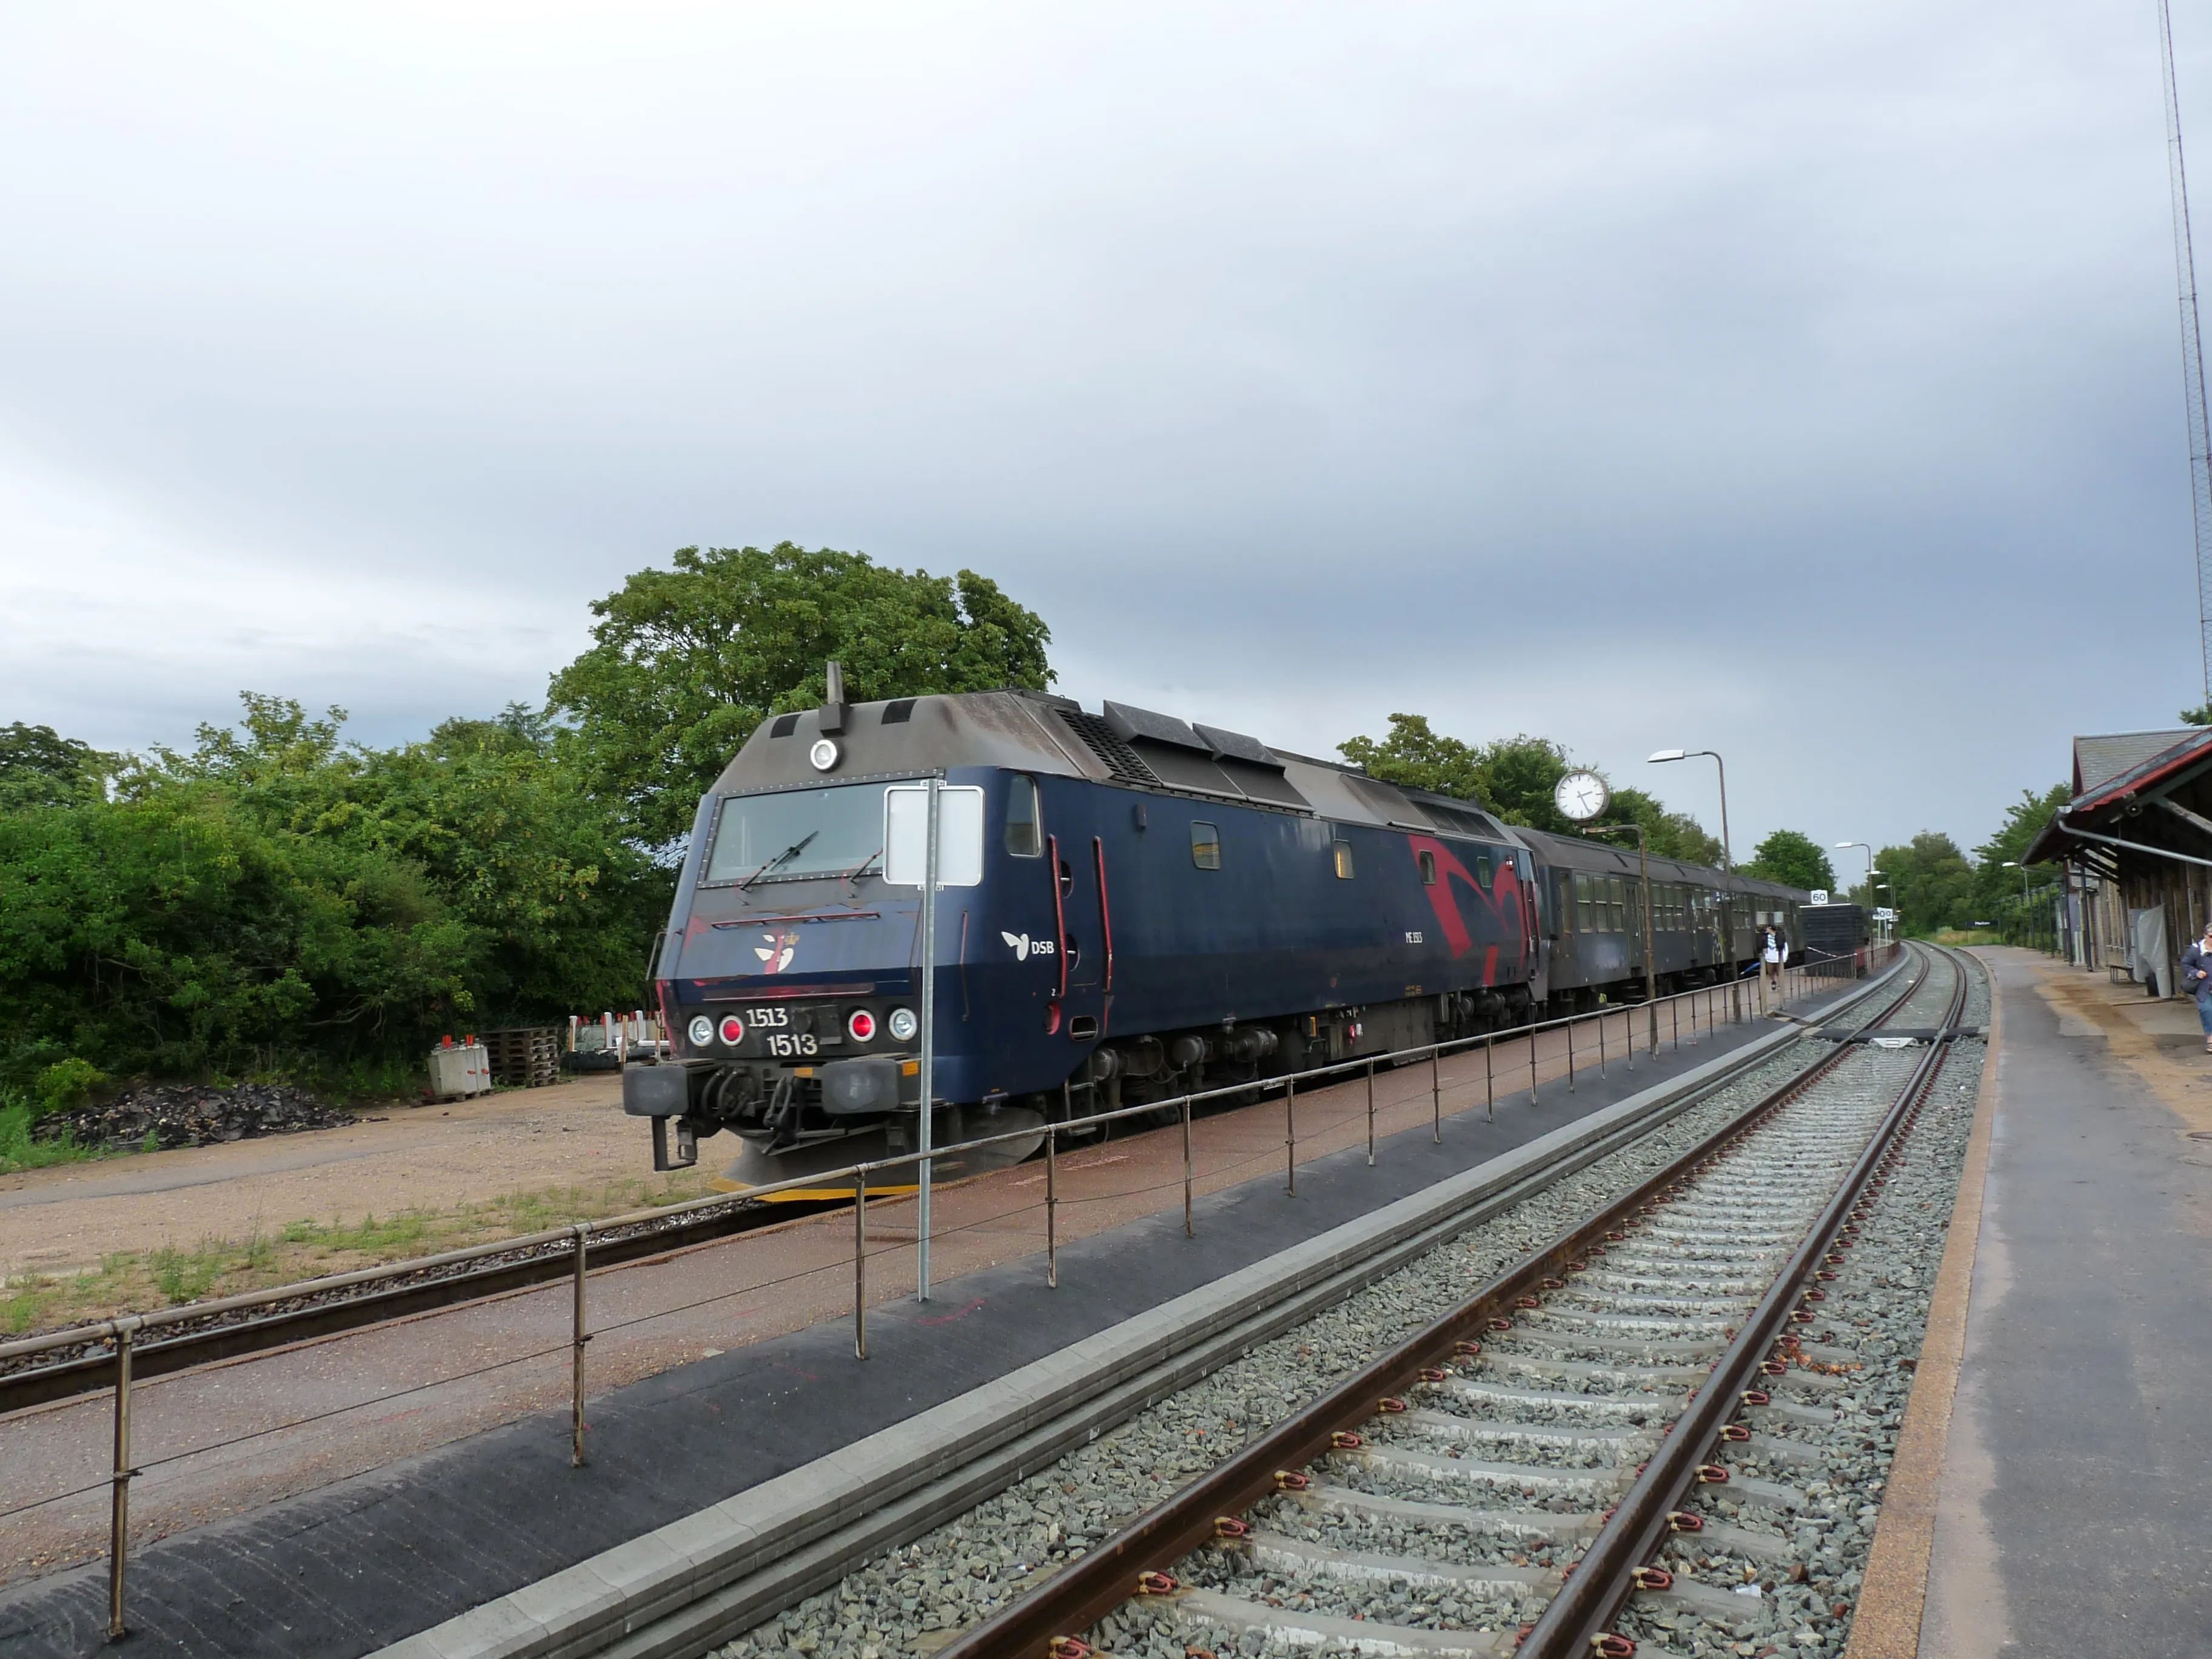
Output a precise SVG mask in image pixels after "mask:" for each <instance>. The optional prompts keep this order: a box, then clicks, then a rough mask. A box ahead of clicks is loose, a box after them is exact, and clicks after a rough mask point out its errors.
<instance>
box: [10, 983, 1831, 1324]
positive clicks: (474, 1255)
mask: <svg viewBox="0 0 2212 1659" xmlns="http://www.w3.org/2000/svg"><path fill="white" fill-rule="evenodd" d="M1842 959H1843V958H1841V957H1837V958H1833V960H1837V961H1840V960H1842ZM1722 988H1723V987H1721V986H1699V987H1694V988H1693V989H1691V990H1687V991H1674V992H1670V993H1668V994H1667V995H1666V996H1663V997H1661V998H1659V999H1658V1000H1656V1002H1632V1003H1620V1004H1616V1005H1614V1006H1608V1007H1602V1008H1598V1009H1595V1010H1593V1011H1592V1012H1589V1013H1584V1014H1568V1015H1565V1016H1562V1017H1561V1018H1557V1019H1550V1020H1536V1021H1532V1022H1531V1023H1530V1024H1526V1025H1515V1026H1510V1027H1507V1028H1504V1029H1503V1030H1494V1031H1481V1032H1477V1033H1475V1034H1474V1035H1473V1036H1463V1037H1449V1038H1446V1039H1444V1040H1443V1041H1442V1042H1428V1043H1421V1044H1418V1045H1416V1046H1415V1047H1413V1048H1396V1049H1392V1050H1389V1052H1387V1053H1383V1054H1361V1055H1358V1056H1356V1057H1354V1058H1351V1059H1346V1060H1331V1061H1328V1063H1326V1064H1324V1065H1321V1066H1309V1067H1307V1068H1306V1069H1305V1070H1304V1071H1301V1072H1286V1073H1279V1074H1277V1075H1275V1076H1273V1077H1267V1078H1255V1079H1249V1080H1248V1081H1246V1082H1243V1083H1232V1084H1225V1085H1222V1086H1221V1087H1219V1088H1215V1089H1200V1090H1193V1091H1188V1092H1186V1093H1184V1094H1181V1095H1175V1096H1170V1097H1167V1098H1165V1099H1162V1100H1152V1101H1144V1102H1141V1103H1138V1104H1135V1105H1131V1106H1121V1107H1117V1108H1115V1109H1110V1110H1108V1111H1103V1112H1093V1113H1090V1114H1088V1115H1085V1116H1083V1117H1079V1118H1068V1119H1066V1120H1064V1121H1060V1122H1059V1123H1054V1124H1049V1125H1047V1126H1045V1127H1046V1128H1048V1129H1049V1130H1050V1131H1051V1132H1052V1133H1054V1134H1055V1135H1058V1134H1062V1133H1067V1132H1069V1131H1073V1130H1079V1129H1088V1128H1093V1127H1102V1126H1104V1125H1108V1124H1111V1123H1115V1122H1118V1121H1121V1120H1122V1119H1124V1118H1130V1117H1135V1116H1139V1115H1142V1114H1145V1113H1148V1112H1159V1111H1165V1110H1180V1109H1187V1108H1189V1107H1194V1106H1198V1105H1201V1104H1203V1103H1206V1102H1208V1101H1212V1100H1218V1099H1222V1098H1224V1097H1228V1096H1231V1095H1240V1094H1245V1093H1248V1092H1249V1091H1251V1090H1253V1089H1255V1088H1261V1089H1271V1088H1273V1087H1274V1086H1275V1085H1285V1087H1292V1088H1294V1087H1295V1086H1296V1085H1299V1084H1304V1083H1309V1082H1311V1081H1313V1080H1316V1079H1328V1078H1332V1077H1339V1076H1342V1075H1345V1074H1347V1073H1352V1074H1356V1073H1362V1072H1364V1070H1365V1069H1366V1068H1368V1067H1370V1066H1381V1065H1385V1064H1389V1063H1390V1062H1394V1061H1395V1062H1399V1063H1401V1064H1403V1063H1411V1062H1415V1061H1419V1060H1440V1059H1442V1058H1443V1056H1445V1055H1446V1054H1454V1053H1464V1052H1467V1051H1468V1050H1470V1049H1473V1048H1477V1047H1489V1048H1495V1047H1496V1046H1497V1044H1498V1042H1513V1041H1516V1040H1517V1039H1519V1038H1521V1037H1523V1036H1526V1037H1528V1038H1529V1039H1530V1040H1531V1042H1534V1039H1535V1038H1536V1037H1537V1036H1541V1034H1543V1033H1544V1032H1547V1031H1555V1030H1565V1029H1568V1028H1571V1027H1573V1026H1576V1025H1579V1024H1587V1023H1589V1022H1590V1021H1592V1020H1605V1019H1610V1018H1615V1017H1617V1016H1620V1015H1623V1014H1626V1013H1630V1012H1633V1011H1635V1010H1638V1009H1645V1008H1650V1009H1656V1008H1657V1007H1658V1006H1661V1005H1663V1004H1666V1003H1670V1002H1681V1001H1686V1000H1692V999H1694V998H1696V997H1699V996H1709V995H1711V994H1712V993H1713V992H1715V991H1717V990H1720V989H1722ZM1646 1052H1649V1050H1648V1049H1647V1050H1646ZM1629 1053H1630V1055H1631V1056H1633V1054H1634V1043H1633V1042H1631V1044H1630V1048H1629ZM1531 1058H1532V1060H1533V1058H1534V1056H1533V1055H1532V1056H1531ZM1038 1133H1040V1131H1039V1130H1038V1129H1036V1128H1028V1129H1011V1130H1004V1131H1001V1132H1000V1133H996V1134H988V1135H980V1136H975V1137H973V1138H971V1139H965V1140H961V1141H958V1142H956V1143H954V1144H953V1145H952V1146H942V1147H933V1148H932V1149H931V1150H930V1151H929V1152H926V1153H925V1152H902V1153H898V1154H896V1155H895V1156H893V1157H890V1158H872V1159H869V1160H867V1161H866V1162H863V1163H858V1164H848V1165H846V1166H844V1167H843V1168H842V1169H836V1170H820V1171H817V1172H816V1173H814V1174H811V1175H805V1176H790V1177H788V1178H787V1179H785V1180H782V1181H776V1182H766V1183H764V1184H763V1185H760V1186H757V1187H749V1188H746V1189H745V1190H744V1192H742V1193H717V1194H713V1195H712V1196H710V1197H705V1198H692V1199H685V1200H681V1201H680V1202H678V1203H674V1204H665V1205H656V1206H650V1207H648V1208H646V1209H641V1210H630V1211H626V1212H623V1214H620V1215H616V1216H609V1217H607V1218H605V1219H603V1220H599V1221H582V1222H573V1223H570V1224H568V1225H563V1226H559V1227H550V1228H546V1229H544V1230H543V1231H538V1232H534V1233H522V1234H519V1235H517V1236H515V1237H510V1238H501V1239H493V1240H489V1241H488V1242H486V1243H482V1244H471V1245H467V1246H465V1247H464V1248H461V1249H453V1250H445V1251H441V1252H440V1253H439V1254H437V1255H427V1256H415V1257H410V1258H409V1259H408V1260H406V1261H391V1262H386V1263H383V1264H382V1265H380V1266H378V1267H362V1268H356V1270H354V1271H353V1272H350V1273H332V1274H329V1275H326V1276H325V1277H323V1278H320V1279H301V1280H299V1281H297V1282H295V1283H293V1284H289V1285H271V1286H270V1287H269V1288H268V1289H266V1290H260V1291H243V1292H240V1294H238V1295H236V1296H229V1297H218V1298H217V1299H216V1300H215V1301H212V1302H191V1303H185V1304H181V1305H179V1306H177V1307H173V1308H161V1309H157V1310H155V1311H153V1312H151V1313H145V1314H128V1315H121V1316H117V1317H116V1318H113V1319H106V1320H100V1321H98V1322H94V1323H92V1324H88V1325H77V1326H72V1327H70V1328H67V1329H64V1330H58V1331H49V1332H46V1334H43V1335H39V1336H28V1337H18V1338H16V1339H15V1340H12V1341H8V1342H0V1362H4V1361H6V1360H10V1359H17V1358H22V1357H24V1356H26V1355H28V1354H34V1353H42V1352H47V1351H48V1350H51V1349H54V1348H63V1347H71V1346H82V1345H83V1344H85V1343H88V1342H100V1341H110V1340H113V1339H114V1338H115V1336H116V1335H117V1334H118V1331H119V1330H120V1329H121V1328H122V1327H123V1325H124V1324H125V1322H129V1323H130V1324H131V1328H132V1329H133V1330H134V1331H137V1332H140V1333H149V1332H151V1331H153V1330H155V1329H157V1328H161V1327H164V1326H168V1325H177V1324H184V1323H187V1322H192V1321H196V1320H202V1319H205V1318H208V1317H210V1316H213V1315H221V1314H227V1313H234V1312H240V1311H243V1310H246V1309H250V1308H258V1307H266V1306H268V1305H270V1304H272V1303H276V1302H287V1301H291V1300H293V1299H295V1298H297V1297H311V1296H324V1295H327V1294H329V1293H330V1292H331V1291H339V1290H348V1289H351V1288H353V1287H354V1286H356V1285H374V1284H380V1283H384V1282H386V1281H389V1280H392V1279H404V1278H407V1277H410V1276H411V1275H413V1274H416V1273H428V1272H435V1271H436V1270H437V1269H440V1268H443V1267H459V1266H462V1265H464V1264H465V1263H467V1262H471V1261H481V1260H483V1259H484V1258H485V1257H487V1256H493V1255H507V1254H508V1253H511V1252H513V1251H516V1250H527V1249H536V1248H539V1247H544V1246H551V1245H562V1246H570V1247H573V1246H574V1245H575V1243H576V1242H577V1241H578V1240H579V1239H580V1238H583V1239H588V1238H589V1237H592V1235H594V1234H599V1233H607V1232H612V1231H617V1230H618V1229H621V1228H624V1227H635V1226H642V1225H650V1224H653V1223H655V1222H663V1221H668V1220H671V1219H673V1218H677V1217H678V1216H685V1215H696V1214H700V1213H702V1212H707V1211H710V1210H715V1209H721V1208H726V1207H729V1206H734V1205H738V1204H743V1203H750V1202H753V1201H756V1200H761V1199H764V1198H772V1197H774V1196H775V1195H776V1194H780V1193H784V1192H791V1191H796V1190H799V1189H801V1188H818V1187H820V1186H822V1185H823V1184H824V1183H825V1182H838V1181H853V1182H855V1183H856V1184H857V1183H858V1182H860V1181H861V1180H862V1179H863V1178H865V1177H870V1176H874V1175H876V1174H877V1173H878V1171H881V1170H902V1169H908V1168H911V1167H912V1166H914V1165H915V1164H920V1163H921V1161H922V1160H923V1159H924V1158H929V1159H931V1160H933V1161H934V1160H936V1159H938V1158H943V1157H945V1155H946V1154H947V1153H949V1152H954V1151H959V1152H968V1151H969V1150H972V1149H974V1148H977V1147H984V1146H996V1145H999V1144H1001V1143H1003V1142H1007V1141H1013V1140H1022V1139H1030V1138H1031V1137H1034V1136H1036V1134H1038ZM579 1230H581V1231H579Z"/></svg>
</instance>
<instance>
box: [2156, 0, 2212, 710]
mask: <svg viewBox="0 0 2212 1659" xmlns="http://www.w3.org/2000/svg"><path fill="white" fill-rule="evenodd" d="M2158 44H2159V51H2160V56H2161V58H2163V60H2164V63H2165V68H2166V172H2167V173H2168V174H2169V175H2170V177H2171V179H2172V185H2173V263H2174V268H2175V270H2176V272H2177V273H2178V276H2179V283H2180V289H2181V387H2182V396H2183V399H2184V401H2185V402H2186V403H2187V404H2188V405H2189V507H2190V513H2191V518H2192V519H2193V520H2195V522H2196V526H2197V635H2198V641H2199V644H2200V646H2201V647H2202V649H2203V659H2204V700H2205V702H2207V703H2212V431H2208V430H2207V422H2206V419H2205V410H2204V346H2203V341H2202V340H2201V339H2200V338H2199V337H2198V334H2197V254H2196V251H2195V249H2194V248H2193V247H2192V246H2191V242H2190V237H2189V175H2188V173H2187V171H2186V170H2185V168H2184V167H2183V166H2182V164H2181V94H2180V93H2179V90H2178V89H2177V88H2176V86H2175V84H2174V78H2173V13H2172V7H2171V4H2170V0H2158Z"/></svg>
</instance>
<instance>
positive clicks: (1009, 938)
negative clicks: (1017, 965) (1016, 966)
mask: <svg viewBox="0 0 2212 1659" xmlns="http://www.w3.org/2000/svg"><path fill="white" fill-rule="evenodd" d="M999 937H1000V939H1004V940H1006V946H1007V948H1008V949H1009V950H1011V951H1013V953H1014V960H1015V961H1016V962H1027V961H1028V960H1029V959H1030V936H1029V935H1028V934H1027V933H1006V932H1005V931H1003V930H1001V931H1000V934H999Z"/></svg>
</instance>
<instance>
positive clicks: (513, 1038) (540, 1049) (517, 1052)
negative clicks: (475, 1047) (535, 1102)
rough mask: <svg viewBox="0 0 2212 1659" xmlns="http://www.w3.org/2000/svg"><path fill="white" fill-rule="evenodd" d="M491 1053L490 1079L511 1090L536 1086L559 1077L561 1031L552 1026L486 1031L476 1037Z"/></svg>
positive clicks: (556, 1081)
mask: <svg viewBox="0 0 2212 1659" xmlns="http://www.w3.org/2000/svg"><path fill="white" fill-rule="evenodd" d="M479 1040H480V1041H481V1042H483V1045H484V1048H486V1049H487V1050H488V1051H489V1054H490V1056H491V1074H492V1078H493V1080H494V1081H495V1082H498V1083H501V1084H504V1085H506V1086H507V1087H508V1088H510V1089H537V1088H542V1087H544V1085H547V1084H549V1083H558V1082H559V1081H560V1080H561V1033H560V1030H559V1029H558V1028H557V1027H555V1026H551V1025H524V1026H518V1027H516V1028H515V1029H514V1030H507V1031H485V1032H483V1033H482V1034H481V1036H480V1039H479Z"/></svg>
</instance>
